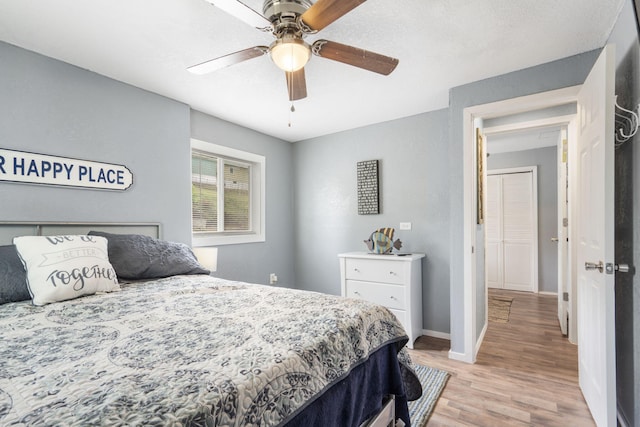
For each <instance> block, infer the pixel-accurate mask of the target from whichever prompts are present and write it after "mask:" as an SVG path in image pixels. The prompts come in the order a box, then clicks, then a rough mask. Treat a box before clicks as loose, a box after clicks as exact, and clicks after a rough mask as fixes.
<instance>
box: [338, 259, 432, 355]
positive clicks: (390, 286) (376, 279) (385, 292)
mask: <svg viewBox="0 0 640 427" xmlns="http://www.w3.org/2000/svg"><path fill="white" fill-rule="evenodd" d="M338 258H339V260H340V279H341V283H342V296H346V297H349V298H361V299H365V300H367V301H371V302H375V303H377V304H380V305H383V306H385V307H387V308H389V309H390V310H391V312H393V314H395V315H396V317H397V318H398V320H400V323H402V326H404V329H405V330H406V331H407V335H408V336H409V343H408V344H407V346H408V347H409V348H413V342H414V341H415V340H416V338H418V337H419V336H420V335H422V261H421V259H422V258H424V254H411V255H405V256H397V255H376V254H370V253H367V252H349V253H344V254H338Z"/></svg>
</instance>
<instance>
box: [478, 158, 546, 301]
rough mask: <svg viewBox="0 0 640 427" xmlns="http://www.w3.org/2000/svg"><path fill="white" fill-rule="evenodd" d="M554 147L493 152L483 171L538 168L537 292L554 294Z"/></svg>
mask: <svg viewBox="0 0 640 427" xmlns="http://www.w3.org/2000/svg"><path fill="white" fill-rule="evenodd" d="M557 157H558V155H557V148H556V147H545V148H538V149H536V150H523V151H513V152H509V153H494V154H491V156H489V158H488V159H487V170H495V169H506V168H515V167H522V166H537V167H538V290H539V291H540V292H558V244H557V243H554V242H552V241H551V238H552V237H557V236H558V222H557V218H558V170H557V168H558V166H557V163H556V159H557Z"/></svg>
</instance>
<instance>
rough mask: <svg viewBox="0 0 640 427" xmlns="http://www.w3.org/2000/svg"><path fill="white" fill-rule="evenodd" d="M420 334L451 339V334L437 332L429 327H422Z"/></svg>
mask: <svg viewBox="0 0 640 427" xmlns="http://www.w3.org/2000/svg"><path fill="white" fill-rule="evenodd" d="M422 335H426V336H428V337H434V338H442V339H444V340H449V341H451V334H448V333H446V332H438V331H432V330H430V329H423V330H422Z"/></svg>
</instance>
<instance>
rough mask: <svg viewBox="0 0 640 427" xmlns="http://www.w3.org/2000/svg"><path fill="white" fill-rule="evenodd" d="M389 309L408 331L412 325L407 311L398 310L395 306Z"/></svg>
mask: <svg viewBox="0 0 640 427" xmlns="http://www.w3.org/2000/svg"><path fill="white" fill-rule="evenodd" d="M389 311H390V312H392V313H393V314H394V315H395V316H396V317H397V318H398V321H399V322H400V324H401V325H402V327H403V328H404V329H405V330H407V331H408V330H409V327H410V326H411V325H409V323H407V312H406V311H404V310H396V309H393V308H390V309H389Z"/></svg>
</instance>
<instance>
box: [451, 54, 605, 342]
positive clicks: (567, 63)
mask: <svg viewBox="0 0 640 427" xmlns="http://www.w3.org/2000/svg"><path fill="white" fill-rule="evenodd" d="M597 55H598V52H597V51H592V52H588V53H584V54H581V55H576V56H572V57H569V58H565V59H562V60H558V61H554V62H550V63H547V64H542V65H539V66H536V67H532V68H527V69H525V70H521V71H516V72H513V73H509V74H505V75H502V76H497V77H492V78H490V79H486V80H482V81H479V82H475V83H470V84H468V85H464V86H459V87H456V88H453V89H451V91H450V92H449V125H450V132H449V183H448V185H449V194H450V204H449V214H450V215H449V218H450V226H451V242H450V248H449V249H450V252H449V253H450V255H449V265H450V266H451V269H450V272H451V273H450V277H451V291H450V292H451V299H450V303H451V350H452V351H453V352H455V353H459V354H465V353H467V352H471V349H465V342H464V326H465V315H466V314H465V312H464V276H463V270H462V268H460V266H462V265H463V261H464V258H463V253H464V251H465V250H471V248H464V244H463V243H464V235H463V230H464V221H463V188H464V187H463V164H462V162H463V161H462V159H463V153H464V151H463V146H464V144H463V142H464V141H463V139H464V138H463V111H464V109H465V108H467V107H470V106H474V105H481V104H486V103H490V102H494V101H501V100H505V99H510V98H515V97H518V96H524V95H531V94H535V93H539V92H545V91H550V90H554V89H560V88H563V87H569V86H575V85H577V84H582V83H583V82H584V79H585V78H586V76H587V75H588V73H589V70H590V69H591V67H592V65H593V63H594V62H595V60H596V58H597ZM443 182H444V181H443ZM477 236H478V237H479V239H478V241H476V244H475V246H476V247H483V246H484V241H481V239H480V237H481V236H482V234H481V233H478V234H477ZM483 262H484V259H477V263H478V264H479V265H480V264H481V263H483ZM484 292H485V285H484V282H483V281H481V283H478V284H477V290H476V293H477V294H478V295H479V299H478V300H477V301H476V302H477V304H478V306H479V304H480V302H479V301H481V300H482V301H483V300H484V297H483V295H484ZM479 309H480V308H479ZM477 326H478V328H477V329H478V331H480V330H482V327H483V326H484V325H482V324H480V325H477ZM478 331H475V332H476V335H477V332H478Z"/></svg>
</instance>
